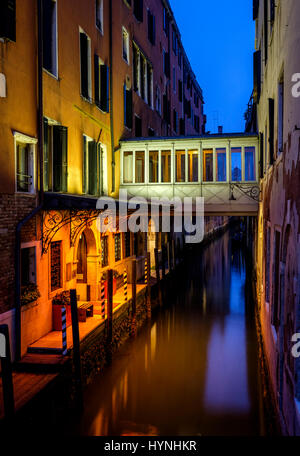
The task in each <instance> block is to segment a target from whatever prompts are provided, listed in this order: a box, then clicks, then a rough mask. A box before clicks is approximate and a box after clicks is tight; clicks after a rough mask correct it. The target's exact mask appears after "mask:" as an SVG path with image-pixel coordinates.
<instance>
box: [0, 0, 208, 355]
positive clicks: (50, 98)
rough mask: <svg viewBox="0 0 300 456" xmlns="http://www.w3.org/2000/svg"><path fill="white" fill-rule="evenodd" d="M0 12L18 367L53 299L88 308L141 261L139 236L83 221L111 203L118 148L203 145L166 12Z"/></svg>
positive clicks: (8, 315) (10, 3)
mask: <svg viewBox="0 0 300 456" xmlns="http://www.w3.org/2000/svg"><path fill="white" fill-rule="evenodd" d="M0 8H1V11H0V18H1V19H0V38H1V40H0V50H1V52H0V97H1V98H0V114H1V122H0V129H1V130H0V131H1V139H2V140H1V146H0V148H1V149H0V160H1V165H2V167H1V177H2V178H1V183H0V185H1V187H0V193H1V208H0V210H1V213H2V217H1V226H0V230H1V231H0V236H1V245H2V247H3V255H4V256H3V261H2V267H3V271H2V273H1V286H0V321H1V322H4V323H8V324H9V326H10V332H11V337H12V345H13V347H14V350H15V352H16V356H17V358H19V357H21V356H22V355H23V354H24V353H26V351H27V347H28V346H29V345H30V344H32V343H33V342H35V341H36V340H38V339H39V338H41V337H42V336H43V335H45V334H47V333H49V332H50V331H51V330H52V329H53V318H52V316H53V315H52V301H53V298H55V297H56V295H57V294H61V293H62V292H64V291H65V290H68V289H70V288H76V289H77V292H78V296H79V299H80V300H87V299H91V300H97V299H98V298H99V283H100V280H101V277H102V275H103V274H104V273H105V271H106V270H107V269H108V268H114V270H116V275H117V274H118V272H119V273H120V274H121V273H122V271H124V267H128V265H129V263H130V258H133V257H138V258H141V259H142V260H144V258H145V254H146V253H147V248H149V243H148V247H147V236H144V235H133V234H125V233H122V234H121V233H118V231H117V232H116V233H108V235H107V236H101V235H100V233H99V231H98V230H97V225H96V219H97V217H96V216H95V211H94V212H93V210H94V209H95V207H96V201H97V199H98V198H99V197H100V196H107V197H108V196H109V197H113V198H118V192H119V184H120V145H119V143H120V140H122V139H126V138H130V137H138V136H144V137H148V136H154V135H162V134H163V135H166V136H170V135H172V136H174V135H175V136H179V135H188V134H199V133H201V132H202V133H204V132H205V121H206V119H205V115H204V112H203V105H204V101H203V95H202V90H201V88H200V86H199V84H198V83H197V81H196V78H195V75H194V74H193V72H192V69H191V67H190V64H189V61H188V58H187V55H186V53H185V51H184V49H183V46H182V43H181V37H180V32H179V30H178V27H177V25H176V21H175V18H174V15H173V13H172V10H171V6H170V4H169V2H168V1H165V0H144V1H143V0H132V1H129V0H117V1H116V0H89V1H85V2H83V1H81V0H75V1H72V2H71V1H69V0H66V1H65V0H64V1H62V0H36V1H35V0H22V1H21V0H7V1H4V2H1V6H0ZM20 100H21V104H20ZM117 230H118V227H117ZM155 242H156V245H157V246H160V245H161V242H164V238H163V239H162V240H161V239H156V241H155ZM142 260H141V262H140V266H138V271H139V274H140V275H141V274H142V273H143V272H142V271H143V264H142ZM126 265H127V266H126Z"/></svg>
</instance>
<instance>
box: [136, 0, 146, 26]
mask: <svg viewBox="0 0 300 456" xmlns="http://www.w3.org/2000/svg"><path fill="white" fill-rule="evenodd" d="M133 14H134V15H135V17H136V19H137V20H138V21H139V22H143V19H144V6H143V0H134V1H133Z"/></svg>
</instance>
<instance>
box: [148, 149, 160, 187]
mask: <svg viewBox="0 0 300 456" xmlns="http://www.w3.org/2000/svg"><path fill="white" fill-rule="evenodd" d="M149 182H150V183H157V182H158V151H149Z"/></svg>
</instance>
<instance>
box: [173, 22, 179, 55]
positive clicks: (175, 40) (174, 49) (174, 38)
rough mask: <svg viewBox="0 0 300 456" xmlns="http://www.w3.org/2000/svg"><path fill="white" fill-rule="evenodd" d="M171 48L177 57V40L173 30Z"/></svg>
mask: <svg viewBox="0 0 300 456" xmlns="http://www.w3.org/2000/svg"><path fill="white" fill-rule="evenodd" d="M172 47H173V52H174V54H175V55H177V52H178V38H177V34H176V30H175V29H174V28H173V30H172Z"/></svg>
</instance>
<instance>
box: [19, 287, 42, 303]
mask: <svg viewBox="0 0 300 456" xmlns="http://www.w3.org/2000/svg"><path fill="white" fill-rule="evenodd" d="M40 296H41V294H40V292H39V289H38V286H37V285H36V284H35V283H28V284H27V285H24V286H22V287H21V306H26V305H27V304H31V303H33V302H35V301H37V300H38V298H40Z"/></svg>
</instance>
